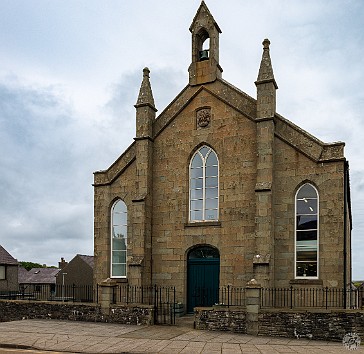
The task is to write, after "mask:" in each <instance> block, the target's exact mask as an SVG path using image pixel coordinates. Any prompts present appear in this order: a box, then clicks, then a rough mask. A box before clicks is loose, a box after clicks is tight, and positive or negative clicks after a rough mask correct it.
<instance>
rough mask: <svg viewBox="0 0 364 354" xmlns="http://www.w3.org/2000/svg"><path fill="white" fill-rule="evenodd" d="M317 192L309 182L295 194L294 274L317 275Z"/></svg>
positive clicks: (297, 276)
mask: <svg viewBox="0 0 364 354" xmlns="http://www.w3.org/2000/svg"><path fill="white" fill-rule="evenodd" d="M318 215H319V204H318V193H317V190H316V188H315V187H313V186H312V185H311V184H309V183H306V184H304V185H303V186H302V187H301V188H300V189H299V190H298V191H297V194H296V225H295V230H296V242H295V248H296V252H295V264H296V265H295V276H296V278H301V277H311V278H317V277H318V260H319V254H318V253H319V247H318V245H319V244H318V236H319V234H318V231H319V227H318V225H319V223H318Z"/></svg>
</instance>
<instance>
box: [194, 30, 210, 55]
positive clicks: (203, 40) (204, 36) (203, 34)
mask: <svg viewBox="0 0 364 354" xmlns="http://www.w3.org/2000/svg"><path fill="white" fill-rule="evenodd" d="M197 37H198V38H197V48H198V61H204V60H208V59H209V51H210V36H209V34H208V32H207V31H206V30H205V29H204V28H203V29H201V31H200V33H199V34H198V35H197Z"/></svg>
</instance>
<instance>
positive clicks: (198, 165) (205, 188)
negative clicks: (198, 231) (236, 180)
mask: <svg viewBox="0 0 364 354" xmlns="http://www.w3.org/2000/svg"><path fill="white" fill-rule="evenodd" d="M189 170H190V196H189V221H191V222H196V221H217V220H218V219H219V162H218V158H217V155H216V153H215V151H214V150H213V149H212V148H210V147H209V146H206V145H204V146H202V147H201V148H199V149H198V150H197V151H196V152H195V154H194V155H193V156H192V158H191V162H190V169H189Z"/></svg>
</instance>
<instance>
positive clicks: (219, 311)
mask: <svg viewBox="0 0 364 354" xmlns="http://www.w3.org/2000/svg"><path fill="white" fill-rule="evenodd" d="M250 326H251V323H250V322H249V315H248V312H247V311H246V310H245V309H241V308H240V309H234V308H196V309H195V327H196V329H201V330H211V331H213V330H216V331H231V332H236V333H247V332H248V329H249V327H250ZM347 333H356V334H358V335H359V336H360V337H361V338H364V311H360V310H342V311H341V310H332V311H329V310H317V311H310V312H308V311H298V310H283V309H271V310H267V309H265V310H260V311H259V314H258V335H260V336H273V337H286V338H307V339H315V340H330V341H341V340H342V338H343V337H344V335H345V334H347Z"/></svg>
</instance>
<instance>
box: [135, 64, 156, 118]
mask: <svg viewBox="0 0 364 354" xmlns="http://www.w3.org/2000/svg"><path fill="white" fill-rule="evenodd" d="M149 74H150V70H149V69H148V68H144V69H143V81H142V84H141V86H140V90H139V96H138V100H137V103H136V105H135V106H134V107H135V108H138V107H140V106H150V107H151V108H153V109H154V110H155V111H157V109H156V108H155V105H154V98H153V92H152V87H151V85H150V81H149Z"/></svg>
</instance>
